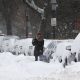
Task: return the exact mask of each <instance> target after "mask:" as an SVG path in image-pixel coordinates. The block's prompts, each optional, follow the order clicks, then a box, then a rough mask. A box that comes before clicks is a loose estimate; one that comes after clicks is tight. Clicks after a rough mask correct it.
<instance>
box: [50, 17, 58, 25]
mask: <svg viewBox="0 0 80 80" xmlns="http://www.w3.org/2000/svg"><path fill="white" fill-rule="evenodd" d="M56 24H57V23H56V18H51V26H56Z"/></svg>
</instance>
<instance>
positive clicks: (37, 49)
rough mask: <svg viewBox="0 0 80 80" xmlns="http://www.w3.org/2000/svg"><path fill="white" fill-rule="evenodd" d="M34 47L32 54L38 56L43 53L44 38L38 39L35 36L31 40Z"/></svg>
mask: <svg viewBox="0 0 80 80" xmlns="http://www.w3.org/2000/svg"><path fill="white" fill-rule="evenodd" d="M32 44H33V46H35V48H34V56H40V55H42V54H43V47H44V40H41V41H38V40H37V39H36V38H35V39H33V40H32Z"/></svg>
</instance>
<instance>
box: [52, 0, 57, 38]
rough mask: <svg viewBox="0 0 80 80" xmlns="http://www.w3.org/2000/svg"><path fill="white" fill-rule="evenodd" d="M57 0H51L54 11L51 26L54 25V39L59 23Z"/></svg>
mask: <svg viewBox="0 0 80 80" xmlns="http://www.w3.org/2000/svg"><path fill="white" fill-rule="evenodd" d="M57 6H58V5H57V2H56V0H51V11H52V18H51V26H52V27H53V39H55V35H56V34H55V27H56V25H57V22H56V8H57Z"/></svg>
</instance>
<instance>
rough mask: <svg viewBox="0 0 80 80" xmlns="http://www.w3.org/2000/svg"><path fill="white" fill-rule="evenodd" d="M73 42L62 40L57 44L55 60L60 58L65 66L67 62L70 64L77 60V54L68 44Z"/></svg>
mask: <svg viewBox="0 0 80 80" xmlns="http://www.w3.org/2000/svg"><path fill="white" fill-rule="evenodd" d="M71 45H72V43H71V42H62V43H60V44H58V45H57V48H56V52H55V54H54V60H58V61H59V62H60V63H62V64H63V66H64V67H65V66H66V65H67V64H70V63H71V62H72V61H76V54H75V53H71V51H70V50H67V48H68V46H71Z"/></svg>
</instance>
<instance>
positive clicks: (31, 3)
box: [25, 0, 44, 15]
mask: <svg viewBox="0 0 80 80" xmlns="http://www.w3.org/2000/svg"><path fill="white" fill-rule="evenodd" d="M25 1H26V3H27V4H28V5H29V6H30V7H32V8H33V9H34V10H36V11H37V12H38V13H40V14H41V15H43V14H44V9H41V8H39V7H38V6H37V5H36V4H35V3H34V0H25Z"/></svg>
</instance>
